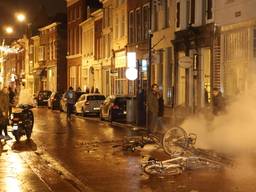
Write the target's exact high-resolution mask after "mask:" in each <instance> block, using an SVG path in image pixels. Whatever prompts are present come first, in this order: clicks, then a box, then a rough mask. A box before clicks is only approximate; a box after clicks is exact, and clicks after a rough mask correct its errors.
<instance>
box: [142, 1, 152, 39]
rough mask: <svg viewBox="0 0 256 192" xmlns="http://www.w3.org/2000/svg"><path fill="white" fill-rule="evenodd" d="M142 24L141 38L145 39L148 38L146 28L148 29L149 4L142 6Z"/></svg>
mask: <svg viewBox="0 0 256 192" xmlns="http://www.w3.org/2000/svg"><path fill="white" fill-rule="evenodd" d="M142 17H143V21H142V22H143V24H142V26H143V29H142V30H143V36H142V38H143V39H147V38H148V30H149V17H150V16H149V6H148V5H147V6H144V7H143V16H142Z"/></svg>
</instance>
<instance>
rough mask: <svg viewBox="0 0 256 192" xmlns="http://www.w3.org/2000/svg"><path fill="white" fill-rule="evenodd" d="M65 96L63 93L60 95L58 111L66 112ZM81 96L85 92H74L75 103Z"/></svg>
mask: <svg viewBox="0 0 256 192" xmlns="http://www.w3.org/2000/svg"><path fill="white" fill-rule="evenodd" d="M65 94H66V93H64V94H63V95H62V97H61V100H60V111H64V112H67V99H66V98H65ZM83 94H85V92H83V91H75V101H77V100H78V99H79V97H80V96H81V95H83Z"/></svg>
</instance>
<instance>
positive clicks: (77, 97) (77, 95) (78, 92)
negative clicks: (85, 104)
mask: <svg viewBox="0 0 256 192" xmlns="http://www.w3.org/2000/svg"><path fill="white" fill-rule="evenodd" d="M75 94H76V101H77V100H78V99H79V97H80V96H81V95H83V94H85V92H82V91H77V92H75Z"/></svg>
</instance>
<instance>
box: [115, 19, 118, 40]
mask: <svg viewBox="0 0 256 192" xmlns="http://www.w3.org/2000/svg"><path fill="white" fill-rule="evenodd" d="M118 22H119V20H118V15H116V20H115V39H118V37H119V31H118V29H119V28H118V24H119V23H118Z"/></svg>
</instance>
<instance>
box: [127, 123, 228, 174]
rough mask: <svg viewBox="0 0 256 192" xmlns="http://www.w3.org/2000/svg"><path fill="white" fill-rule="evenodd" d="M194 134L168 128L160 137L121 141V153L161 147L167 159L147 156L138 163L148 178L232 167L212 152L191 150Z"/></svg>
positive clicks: (151, 135) (194, 148) (143, 137)
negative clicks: (147, 147)
mask: <svg viewBox="0 0 256 192" xmlns="http://www.w3.org/2000/svg"><path fill="white" fill-rule="evenodd" d="M196 140H197V135H196V134H194V133H189V134H187V132H186V131H185V130H184V129H183V128H181V127H172V128H171V129H169V130H168V131H166V132H165V133H164V134H163V135H153V134H146V135H142V136H130V137H126V138H125V139H124V140H123V144H122V147H123V150H126V151H135V150H136V149H137V148H139V147H141V148H143V147H144V146H145V145H147V144H157V145H158V146H160V147H162V148H163V149H164V151H165V153H167V154H168V155H169V156H170V158H169V159H167V160H164V161H159V160H157V159H154V158H152V157H150V158H149V159H148V160H147V161H146V162H144V163H143V164H142V168H143V170H144V171H145V173H147V174H149V175H177V174H181V173H182V172H183V171H185V170H195V169H222V168H224V167H225V166H230V165H232V160H231V159H230V158H228V157H227V156H226V155H224V154H220V153H217V152H216V151H214V150H208V149H201V148H197V147H195V144H196Z"/></svg>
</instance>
